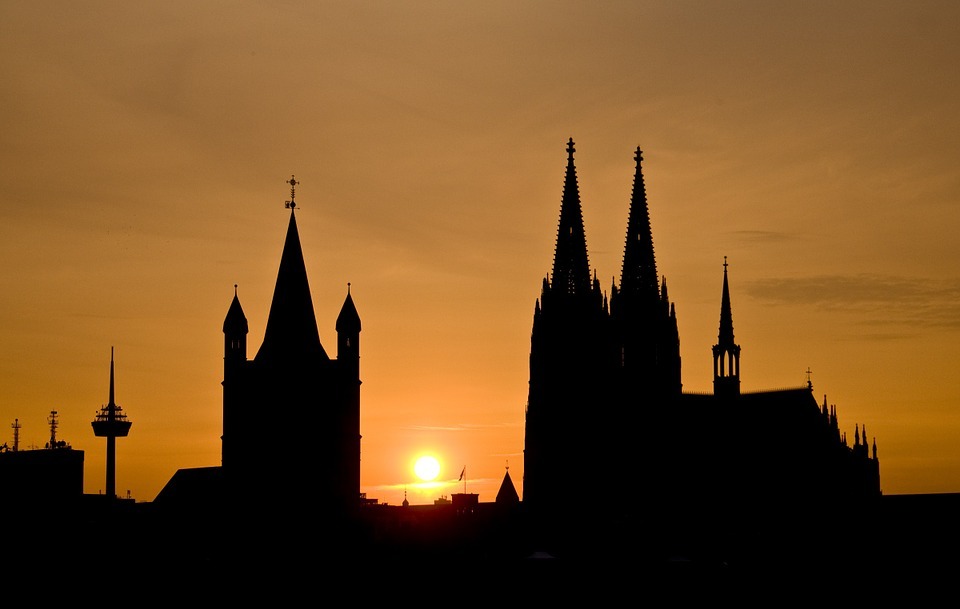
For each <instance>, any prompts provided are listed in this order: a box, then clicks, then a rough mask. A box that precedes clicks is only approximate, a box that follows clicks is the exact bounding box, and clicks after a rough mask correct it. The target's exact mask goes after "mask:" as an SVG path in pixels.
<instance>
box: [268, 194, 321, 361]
mask: <svg viewBox="0 0 960 609" xmlns="http://www.w3.org/2000/svg"><path fill="white" fill-rule="evenodd" d="M297 183H298V182H297V181H296V180H294V179H293V178H292V177H291V178H290V180H289V182H288V184H290V198H291V200H290V201H287V205H286V206H287V208H289V209H290V222H289V224H288V225H287V236H286V239H285V241H284V243H283V253H282V254H281V256H280V268H279V270H278V272H277V283H276V287H275V288H274V291H273V301H272V302H271V304H270V315H269V317H268V318H267V328H266V330H265V331H264V334H263V343H262V344H261V345H260V350H259V351H258V352H257V356H256V359H258V360H263V359H274V358H280V357H283V358H290V359H299V358H312V357H321V358H326V357H327V354H326V351H324V349H323V345H321V344H320V333H319V331H318V330H317V318H316V314H315V313H314V311H313V298H312V297H311V296H310V285H309V283H308V281H307V268H306V265H305V264H304V262H303V249H302V247H301V246H300V234H299V232H298V231H297V216H296V205H295V203H294V201H293V197H294V194H295V193H294V186H296V184H297Z"/></svg>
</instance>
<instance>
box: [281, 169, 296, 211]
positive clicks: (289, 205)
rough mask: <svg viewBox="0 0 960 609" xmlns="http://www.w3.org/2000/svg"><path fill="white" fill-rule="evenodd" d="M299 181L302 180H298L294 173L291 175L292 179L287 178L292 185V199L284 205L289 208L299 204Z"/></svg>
mask: <svg viewBox="0 0 960 609" xmlns="http://www.w3.org/2000/svg"><path fill="white" fill-rule="evenodd" d="M299 183H300V182H298V181H297V180H296V179H295V178H294V177H293V176H292V175H291V176H290V179H289V180H287V184H289V185H290V200H289V201H287V202H286V203H285V204H284V207H286V208H287V209H293V208H295V207H296V206H297V201H296V198H297V184H299Z"/></svg>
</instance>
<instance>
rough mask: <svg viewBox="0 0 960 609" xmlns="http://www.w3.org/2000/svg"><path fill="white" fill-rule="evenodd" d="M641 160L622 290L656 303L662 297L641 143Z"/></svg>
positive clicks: (635, 182)
mask: <svg viewBox="0 0 960 609" xmlns="http://www.w3.org/2000/svg"><path fill="white" fill-rule="evenodd" d="M634 160H636V162H637V168H636V174H635V175H634V178H633V196H632V197H631V199H630V212H629V215H628V218H627V239H626V244H625V245H624V248H623V269H622V271H621V275H620V290H621V292H623V293H631V294H639V295H640V297H641V300H642V301H646V302H649V303H654V302H656V301H657V298H658V296H659V287H658V285H657V282H658V281H659V278H658V276H657V262H656V259H655V258H654V255H653V232H652V230H651V228H650V209H649V207H648V205H647V189H646V186H645V185H644V182H643V167H642V162H643V152H642V151H641V150H640V147H639V146H637V154H636V156H634Z"/></svg>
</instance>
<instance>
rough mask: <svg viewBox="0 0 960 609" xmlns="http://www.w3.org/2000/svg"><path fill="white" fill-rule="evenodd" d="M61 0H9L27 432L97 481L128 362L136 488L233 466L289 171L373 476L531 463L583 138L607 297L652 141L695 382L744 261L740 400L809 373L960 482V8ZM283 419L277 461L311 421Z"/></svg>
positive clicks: (144, 494) (907, 486) (907, 464)
mask: <svg viewBox="0 0 960 609" xmlns="http://www.w3.org/2000/svg"><path fill="white" fill-rule="evenodd" d="M61 8H63V7H57V10H51V5H49V4H40V5H30V6H26V5H23V6H7V7H5V8H4V9H3V15H4V17H5V22H6V23H8V24H9V31H8V35H6V36H4V41H3V45H4V49H5V51H6V52H5V53H3V54H0V70H3V73H4V75H5V82H6V86H5V87H4V93H3V99H4V103H5V109H6V111H5V113H4V114H3V116H2V117H0V121H2V124H3V128H4V133H5V138H4V146H3V147H2V149H0V154H2V155H3V156H2V159H0V160H2V166H3V170H2V171H0V200H2V202H3V203H2V212H3V214H4V222H3V223H0V226H2V229H0V230H3V237H4V239H3V243H4V249H3V256H4V257H3V260H4V273H3V274H2V281H3V284H2V286H0V293H3V294H4V297H3V303H2V309H0V330H2V332H3V335H4V337H5V339H6V341H7V342H6V349H5V351H6V356H5V359H4V360H3V362H2V365H0V415H2V416H0V426H3V429H5V430H7V431H6V433H5V434H4V435H3V436H0V443H2V442H9V441H11V438H12V432H13V430H12V429H11V428H10V427H9V426H10V425H11V424H12V423H13V422H14V421H15V420H16V421H18V423H19V424H20V425H21V426H22V427H21V428H20V432H21V438H20V441H21V446H24V447H28V446H31V445H33V446H43V444H44V443H45V442H46V441H47V438H48V432H49V429H48V427H47V423H46V421H47V416H48V414H49V412H50V411H52V410H56V411H57V412H58V413H59V421H60V427H59V429H58V437H59V438H61V439H63V440H66V441H68V442H70V443H71V444H72V445H73V446H74V447H75V448H78V449H82V450H84V452H85V455H86V461H85V472H86V475H85V478H84V485H85V489H84V490H85V492H88V493H92V494H96V493H97V492H100V491H102V490H103V488H104V479H103V478H104V477H103V472H105V471H106V469H107V467H106V450H105V449H106V446H105V442H104V441H103V440H104V439H103V438H98V437H96V436H95V435H94V434H93V433H92V431H91V428H90V422H91V419H92V417H93V416H94V414H95V412H96V411H97V410H98V409H99V408H100V407H101V406H102V405H103V404H104V403H105V402H106V399H107V381H108V379H107V362H108V358H109V353H108V351H109V350H110V348H111V347H114V348H115V353H116V375H117V376H116V390H117V398H118V402H119V403H121V404H123V406H124V410H125V412H127V413H128V414H129V416H130V418H131V420H133V421H134V425H133V427H132V429H131V432H130V436H129V437H127V438H124V439H119V440H118V441H117V469H116V485H117V492H118V494H120V495H122V496H125V495H126V494H127V491H128V490H129V491H130V494H131V496H132V497H134V498H135V499H136V500H138V501H150V500H152V499H153V498H154V497H156V495H157V493H159V492H160V490H161V489H162V487H163V485H164V484H166V482H167V481H168V480H169V479H170V477H171V475H172V474H173V472H175V471H177V470H178V469H181V468H189V467H203V466H214V465H217V464H219V460H220V450H221V445H220V439H219V438H220V435H221V433H222V416H221V410H222V409H221V386H220V382H221V380H222V378H221V372H222V370H221V360H222V353H221V349H222V340H223V339H222V336H221V333H220V328H221V324H222V321H223V318H222V317H223V314H224V309H223V307H224V303H225V302H227V303H228V302H229V300H230V299H231V298H232V297H233V295H234V293H235V287H234V286H237V287H236V293H237V294H238V295H239V297H240V299H241V300H242V302H243V307H244V311H245V313H246V315H247V317H248V318H249V320H250V335H249V337H248V340H249V341H250V343H251V344H259V343H260V342H261V341H262V339H263V333H264V331H265V322H266V319H267V318H268V313H269V307H270V295H271V289H272V286H273V282H274V280H275V274H276V271H277V263H278V261H279V251H280V249H279V248H280V244H281V243H282V237H283V230H284V229H285V224H284V220H285V219H286V217H287V216H286V214H287V213H289V211H288V210H285V209H284V207H283V202H284V200H285V199H286V198H288V197H286V194H287V193H286V190H285V189H286V188H287V187H286V186H284V184H283V182H285V181H286V180H287V179H288V178H289V176H290V175H291V174H294V175H296V178H297V180H299V181H301V182H302V183H301V185H299V186H298V187H297V196H296V200H297V208H296V213H297V216H298V223H299V227H300V229H301V235H302V238H303V249H304V256H305V263H306V267H307V270H308V272H309V274H310V276H311V279H312V281H311V285H312V286H313V288H314V291H313V301H314V307H315V313H316V318H317V321H318V325H319V333H320V338H321V340H322V341H323V344H324V345H325V346H328V347H329V346H330V345H332V344H333V343H332V341H334V340H335V327H334V323H335V320H336V317H337V314H338V312H339V310H340V307H341V305H342V303H343V299H344V296H345V295H346V293H347V291H348V289H349V290H350V292H351V293H352V295H353V297H354V298H355V299H356V302H357V305H358V308H359V310H360V313H361V314H362V317H363V322H364V334H363V341H364V343H363V344H364V354H365V355H364V357H363V360H362V363H361V366H362V370H363V379H364V384H363V408H362V415H361V416H362V419H361V431H362V434H363V436H364V439H365V440H364V447H363V459H362V464H363V467H362V473H361V490H362V491H364V492H366V493H367V495H368V496H369V497H376V498H378V499H379V500H381V501H385V502H389V503H391V504H394V505H397V504H399V503H400V502H401V501H403V499H404V496H405V493H406V495H407V497H408V498H409V499H410V500H411V501H412V502H414V503H418V504H419V503H430V502H432V501H433V500H434V499H435V498H437V497H438V496H440V495H445V494H446V495H449V494H450V493H452V492H455V491H459V490H461V488H462V484H461V483H460V482H459V481H457V476H458V474H459V473H460V471H461V469H462V468H463V467H464V465H466V466H467V470H466V471H467V474H468V478H470V479H469V480H467V483H468V484H467V488H468V490H469V491H471V492H474V491H475V492H478V493H479V494H480V496H481V498H483V499H485V500H486V499H492V498H493V497H494V496H495V494H496V492H497V489H498V486H499V483H500V481H501V479H502V476H503V473H504V471H505V467H507V466H509V467H510V470H509V471H510V472H511V474H512V475H513V476H514V479H515V480H521V479H522V475H523V459H522V448H523V428H524V408H525V404H526V401H527V388H528V381H529V379H528V378H527V369H528V358H529V332H530V315H531V314H532V309H533V303H534V302H535V300H536V298H537V296H538V294H539V288H540V279H541V278H542V277H543V276H544V275H545V274H546V273H547V272H548V271H549V270H550V265H551V263H552V255H553V249H554V243H553V239H554V237H555V235H553V234H551V233H552V230H544V227H552V226H554V223H555V222H556V210H557V203H558V201H559V197H560V195H561V186H562V184H561V181H560V180H561V178H562V176H561V175H560V171H561V170H562V167H561V165H562V163H563V157H562V149H561V148H560V146H561V143H562V142H565V141H567V139H568V138H569V137H575V138H576V141H577V144H578V146H579V147H580V150H581V152H580V153H578V158H577V162H578V167H579V169H580V170H581V171H582V175H583V180H582V181H581V183H580V188H581V195H582V200H583V213H584V223H585V227H586V231H587V235H588V242H587V247H588V253H589V261H590V264H591V268H593V269H596V271H597V274H598V278H599V280H600V281H601V284H602V285H603V286H605V287H606V286H608V285H609V284H610V283H611V279H612V278H613V277H614V276H615V275H616V274H617V273H618V269H619V261H620V258H621V256H622V254H623V251H622V245H623V226H624V222H625V221H626V218H627V206H628V201H629V188H630V173H631V168H630V167H629V154H630V151H632V150H633V149H634V148H635V146H637V145H638V144H639V145H642V146H643V148H644V150H645V151H646V154H645V160H644V162H645V168H646V174H647V188H648V195H649V198H650V205H651V207H650V213H651V222H652V225H653V230H654V232H655V234H656V245H657V254H658V260H659V261H660V271H661V272H662V274H663V275H665V276H666V277H668V278H669V288H670V297H671V300H672V301H674V302H675V303H677V307H678V324H679V328H678V329H679V333H680V336H681V339H682V342H681V357H682V361H683V384H684V388H685V390H689V391H692V392H698V391H699V392H710V391H712V388H713V387H712V382H713V375H712V366H713V354H712V346H713V345H714V344H715V343H716V339H717V321H718V320H717V314H718V309H717V307H718V303H719V299H720V296H721V288H722V283H721V278H722V266H721V265H722V263H723V257H724V256H728V260H729V262H730V273H731V281H732V286H731V287H732V289H733V299H734V309H735V312H734V314H735V321H736V337H737V342H738V344H740V345H742V346H743V353H742V360H741V365H742V377H741V381H742V388H743V389H744V390H745V391H764V390H770V389H777V388H784V387H796V386H799V385H802V384H804V383H806V381H807V379H808V378H809V379H810V380H811V382H812V383H813V385H814V393H815V394H816V395H818V396H820V395H821V394H822V393H826V394H827V397H828V399H829V401H830V402H831V403H836V404H837V406H838V409H839V415H840V421H841V425H842V427H843V429H844V430H845V431H846V433H847V434H848V436H849V435H850V434H852V433H853V427H854V425H862V424H864V423H865V424H866V425H867V429H868V432H869V435H870V436H871V438H872V437H876V438H877V441H878V445H879V453H880V460H881V462H882V486H883V489H882V490H883V492H884V494H885V495H891V494H910V493H934V492H954V491H957V490H958V489H960V451H958V450H957V448H956V447H957V446H960V419H958V417H957V411H956V404H957V403H960V386H958V384H957V383H956V382H954V381H953V380H952V379H953V378H954V376H955V375H954V374H953V370H954V368H955V367H956V364H957V362H958V361H960V353H958V344H960V343H958V342H957V340H956V331H957V328H960V316H958V309H957V307H956V302H957V300H956V294H957V285H958V281H960V278H958V275H960V273H958V269H957V265H956V262H955V261H956V260H958V259H960V256H958V255H957V254H958V252H957V251H956V250H957V247H958V242H957V240H956V239H955V238H954V232H955V227H956V226H957V224H958V218H957V217H956V209H957V208H956V205H955V204H954V203H955V201H956V200H957V197H958V184H957V181H956V177H955V176H956V171H955V168H954V165H955V158H956V157H957V156H958V153H960V151H958V150H957V146H958V144H957V142H960V137H957V135H958V134H960V118H958V116H960V115H958V114H957V113H956V112H955V111H954V110H955V108H956V103H957V102H956V100H957V99H960V91H958V86H960V85H958V83H957V79H956V77H955V75H954V71H955V70H954V66H955V65H956V63H957V60H958V59H960V49H958V44H960V43H958V41H957V39H956V36H954V35H953V31H952V28H951V24H953V23H956V22H957V19H958V18H960V15H958V10H960V9H958V8H957V7H954V6H953V5H950V4H943V3H932V2H929V3H928V2H920V3H899V2H881V3H879V4H870V5H866V4H857V3H854V4H846V5H843V6H833V5H829V4H823V5H805V6H779V5H769V3H761V2H757V3H745V4H742V5H738V6H735V7H730V6H726V7H721V6H715V5H710V4H703V5H701V6H698V7H697V10H695V11H694V10H690V7H689V6H686V7H684V6H676V5H673V4H671V3H664V4H658V3H640V4H636V3H623V4H616V5H611V6H609V7H607V8H606V9H605V10H600V9H598V8H596V7H589V6H582V5H578V4H565V3H561V4H559V5H555V6H553V7H550V8H547V7H545V6H541V5H526V6H519V7H518V6H507V5H503V6H497V5H486V6H479V5H477V6H458V7H455V8H454V7H450V8H448V9H441V8H440V7H438V6H436V5H432V4H420V3H416V2H414V3H413V4H412V5H407V6H406V7H405V8H401V7H397V6H389V5H388V6H378V7H368V9H367V10H358V9H356V8H355V7H348V6H331V5H322V6H314V5H308V4H304V5H290V6H288V7H287V8H283V9H278V8H275V7H253V6H240V7H235V8H234V10H233V11H232V13H231V18H230V19H229V20H224V19H223V18H222V17H223V16H222V14H221V13H218V12H216V11H214V10H213V9H212V8H210V7H202V6H198V7H191V8H186V7H173V6H170V7H159V6H157V7H122V8H119V9H118V8H117V7H109V8H108V7H98V6H91V7H88V8H87V10H84V11H77V10H74V9H72V8H67V9H64V10H60V9H61ZM865 14H869V15H870V18H869V19H864V15H865ZM625 160H626V161H627V162H625ZM348 284H349V286H350V287H349V288H348ZM808 371H809V372H808ZM287 414H288V413H284V416H283V417H280V418H279V419H274V418H271V419H270V420H269V423H268V424H267V425H266V426H265V430H264V434H263V435H262V438H261V439H260V446H261V447H262V448H263V449H269V450H274V449H278V448H282V447H283V446H286V445H288V444H291V443H294V442H296V441H298V439H299V432H300V430H299V429H298V428H297V425H296V423H295V421H296V416H295V413H294V414H290V416H286V415H287ZM424 452H432V453H435V454H436V455H437V456H438V457H439V458H440V460H441V466H442V471H441V473H440V475H439V477H438V480H439V482H438V483H436V484H435V485H433V486H430V485H427V484H425V483H420V482H418V481H417V479H416V478H415V477H414V473H413V469H412V464H413V461H414V459H415V458H416V457H417V456H418V455H420V454H422V453H424ZM584 459H585V460H586V461H588V462H591V463H594V462H595V463H597V467H601V466H607V467H611V468H616V469H618V470H620V471H624V472H626V471H629V467H628V465H627V464H622V463H606V462H605V461H604V457H603V455H584ZM633 483H634V481H633V480H630V479H629V478H628V477H627V476H626V474H625V475H624V477H623V480H622V484H624V485H628V484H633ZM518 490H522V489H518Z"/></svg>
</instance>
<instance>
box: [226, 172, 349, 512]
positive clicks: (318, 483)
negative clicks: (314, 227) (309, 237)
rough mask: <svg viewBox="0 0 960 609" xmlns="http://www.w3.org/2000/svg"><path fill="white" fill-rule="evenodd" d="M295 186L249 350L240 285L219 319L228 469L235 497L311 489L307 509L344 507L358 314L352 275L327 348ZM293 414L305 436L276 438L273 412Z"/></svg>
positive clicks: (263, 504) (264, 502) (243, 500)
mask: <svg viewBox="0 0 960 609" xmlns="http://www.w3.org/2000/svg"><path fill="white" fill-rule="evenodd" d="M290 186H291V188H290V201H288V202H287V207H288V208H289V209H290V219H289V224H288V226H287V233H286V239H285V241H284V244H283V252H282V254H281V257H280V267H279V270H278V272H277V281H276V286H275V287H274V292H273V300H272V302H271V305H270V313H269V316H268V318H267V322H266V330H265V331H264V336H263V342H262V343H261V345H260V348H259V350H258V351H257V353H256V355H255V356H254V358H253V359H248V357H247V331H248V325H247V318H246V316H245V315H244V313H243V309H242V307H241V305H240V299H239V296H238V295H237V294H236V293H234V297H233V301H232V302H231V303H230V307H229V309H228V311H227V315H226V318H225V319H224V322H223V335H224V356H223V436H222V442H223V453H222V455H223V460H222V464H221V465H222V468H223V479H224V483H225V485H226V489H227V492H228V497H230V499H231V501H235V502H238V503H239V504H241V505H242V504H250V503H256V504H258V505H256V506H254V507H255V509H256V510H258V511H259V510H262V509H269V507H270V506H271V505H275V504H276V503H277V502H278V500H279V499H280V497H282V496H284V495H286V496H293V495H295V494H298V493H304V492H306V493H309V495H310V497H311V501H310V503H311V510H313V511H316V510H320V511H321V512H322V513H323V512H326V513H329V514H331V515H334V514H344V513H347V512H348V511H352V510H355V509H356V508H357V506H358V502H359V497H360V329H361V324H360V316H359V315H358V313H357V309H356V306H355V305H354V302H353V297H352V296H351V294H350V286H349V284H348V286H347V295H346V298H345V299H344V302H343V306H342V308H341V310H340V314H339V316H338V318H337V320H336V332H337V343H336V349H337V351H336V357H335V358H331V357H330V356H329V355H328V354H327V351H326V349H324V346H323V345H322V344H321V342H320V335H319V331H318V328H317V320H316V317H315V315H314V309H313V301H312V298H311V293H310V286H309V282H308V280H307V271H306V267H305V264H304V260H303V250H302V248H301V245H300V236H299V233H298V231H297V221H296V200H295V196H296V192H295V187H296V181H295V180H294V179H293V178H291V180H290ZM287 417H290V418H292V419H293V420H295V421H296V422H297V426H298V428H299V429H300V430H301V433H302V436H301V437H300V438H298V439H297V440H296V441H294V442H285V443H283V444H282V446H281V445H278V446H271V444H272V441H271V439H270V438H269V437H268V436H267V431H268V429H269V428H270V427H272V425H273V423H272V421H273V420H275V419H277V418H287ZM253 498H255V500H254V499H253ZM284 509H287V508H284Z"/></svg>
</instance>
